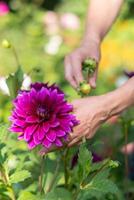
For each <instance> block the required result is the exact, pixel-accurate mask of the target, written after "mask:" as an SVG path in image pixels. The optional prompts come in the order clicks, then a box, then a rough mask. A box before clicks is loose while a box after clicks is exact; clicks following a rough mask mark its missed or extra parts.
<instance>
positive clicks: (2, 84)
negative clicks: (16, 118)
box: [0, 77, 9, 95]
mask: <svg viewBox="0 0 134 200" xmlns="http://www.w3.org/2000/svg"><path fill="white" fill-rule="evenodd" d="M0 90H1V91H2V92H3V93H4V94H7V95H9V89H8V87H7V84H6V77H0Z"/></svg>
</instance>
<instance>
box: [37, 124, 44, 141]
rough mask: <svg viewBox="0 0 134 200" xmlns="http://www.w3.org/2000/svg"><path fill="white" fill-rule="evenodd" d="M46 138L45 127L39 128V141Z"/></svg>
mask: <svg viewBox="0 0 134 200" xmlns="http://www.w3.org/2000/svg"><path fill="white" fill-rule="evenodd" d="M44 136H45V131H44V130H43V127H39V128H38V139H39V140H43V138H44Z"/></svg>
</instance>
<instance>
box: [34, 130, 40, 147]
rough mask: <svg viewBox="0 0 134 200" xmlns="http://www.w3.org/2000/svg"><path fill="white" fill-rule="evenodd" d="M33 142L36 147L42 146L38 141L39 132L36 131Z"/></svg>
mask: <svg viewBox="0 0 134 200" xmlns="http://www.w3.org/2000/svg"><path fill="white" fill-rule="evenodd" d="M33 140H34V143H35V144H36V145H39V144H41V141H40V140H39V139H38V131H36V132H35V133H34V135H33Z"/></svg>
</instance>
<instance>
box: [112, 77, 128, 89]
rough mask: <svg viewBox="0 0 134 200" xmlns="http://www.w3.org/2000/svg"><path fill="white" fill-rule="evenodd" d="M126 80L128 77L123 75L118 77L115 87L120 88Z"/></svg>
mask: <svg viewBox="0 0 134 200" xmlns="http://www.w3.org/2000/svg"><path fill="white" fill-rule="evenodd" d="M127 80H128V77H126V76H125V75H122V76H120V77H119V78H118V79H117V80H116V83H115V84H116V87H120V86H122V85H123V84H124V83H125V82H126V81H127Z"/></svg>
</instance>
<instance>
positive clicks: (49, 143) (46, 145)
mask: <svg viewBox="0 0 134 200" xmlns="http://www.w3.org/2000/svg"><path fill="white" fill-rule="evenodd" d="M43 146H44V147H46V148H47V149H49V148H50V147H51V146H52V143H51V142H50V141H49V140H48V139H47V138H45V139H44V140H43Z"/></svg>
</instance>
